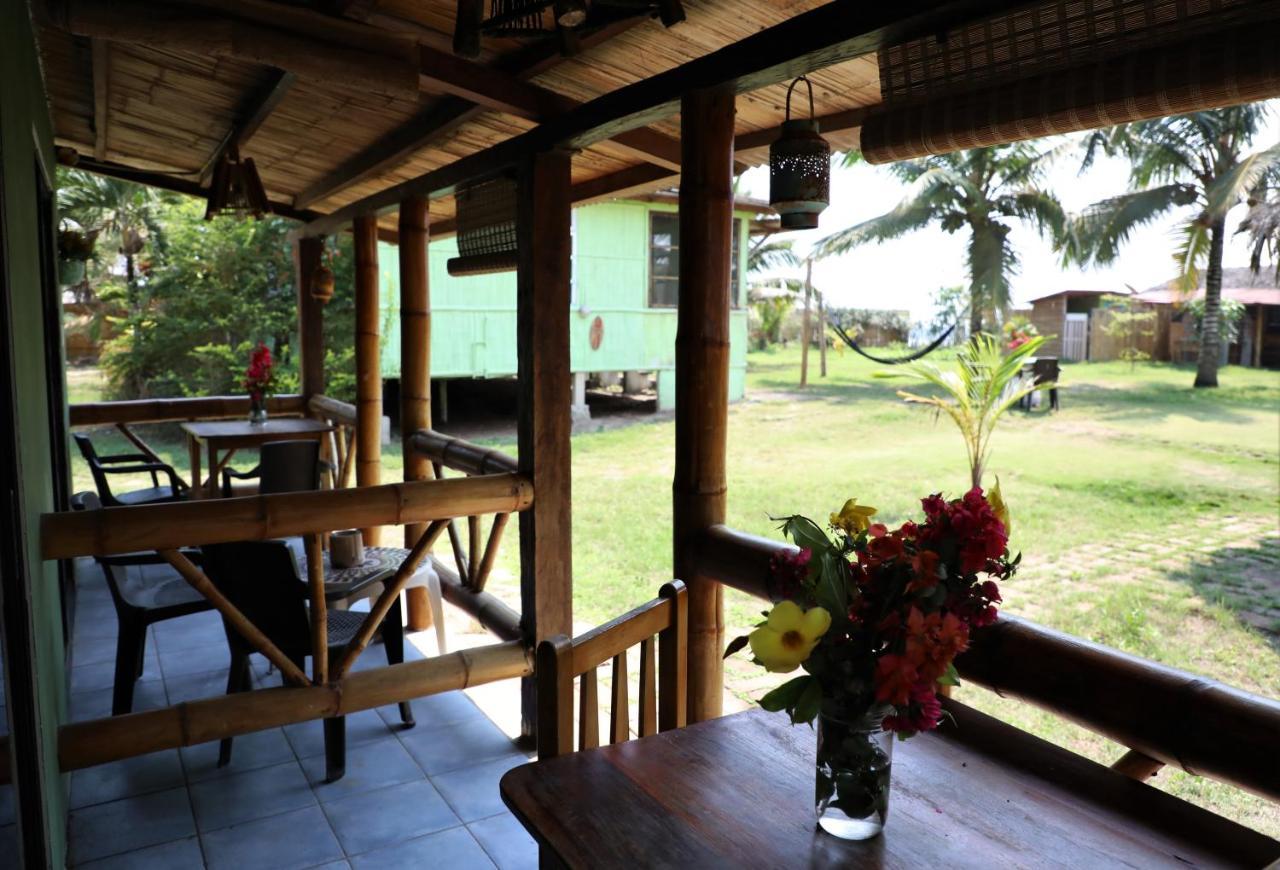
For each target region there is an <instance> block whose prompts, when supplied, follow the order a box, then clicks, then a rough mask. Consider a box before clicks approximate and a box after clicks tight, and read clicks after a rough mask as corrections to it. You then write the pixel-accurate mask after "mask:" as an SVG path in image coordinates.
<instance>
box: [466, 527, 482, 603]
mask: <svg viewBox="0 0 1280 870" xmlns="http://www.w3.org/2000/svg"><path fill="white" fill-rule="evenodd" d="M480 557H481V552H480V517H479V516H477V515H476V514H472V515H471V516H469V517H467V580H468V581H469V582H468V584H467V585H469V586H470V587H471V588H472V589H479V588H480V587H479V586H478V585H477V580H478V579H479V574H478V573H477V572H479V570H480Z"/></svg>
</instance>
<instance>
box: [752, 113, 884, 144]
mask: <svg viewBox="0 0 1280 870" xmlns="http://www.w3.org/2000/svg"><path fill="white" fill-rule="evenodd" d="M870 115H871V109H870V108H866V107H859V108H856V109H845V110H844V111H842V112H832V113H830V114H828V115H819V116H818V118H817V121H818V130H819V132H821V133H822V134H823V135H824V136H825V135H830V134H832V133H843V132H845V131H847V130H856V129H858V128H859V127H861V126H862V125H863V123H865V122H866V120H867V118H868V117H869V116H870ZM780 135H782V127H781V125H779V126H777V127H769V128H767V129H764V130H753V131H752V132H750V133H742V134H741V135H739V136H736V137H735V138H734V140H733V150H734V151H751V150H753V149H756V148H767V147H769V146H770V145H772V144H773V143H774V141H775V140H776V139H777V138H778V137H779V136H780Z"/></svg>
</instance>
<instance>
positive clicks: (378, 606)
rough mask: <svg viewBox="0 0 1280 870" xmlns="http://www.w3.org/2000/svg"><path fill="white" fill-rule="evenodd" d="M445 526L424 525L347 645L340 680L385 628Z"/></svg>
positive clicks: (435, 523) (439, 524)
mask: <svg viewBox="0 0 1280 870" xmlns="http://www.w3.org/2000/svg"><path fill="white" fill-rule="evenodd" d="M446 523H447V521H446V520H436V521H435V522H433V523H431V524H430V525H424V526H422V534H421V535H419V536H418V540H417V541H416V542H415V543H414V545H413V549H411V550H410V551H409V554H408V555H407V556H405V557H404V561H403V562H401V563H400V567H399V568H398V569H397V570H396V573H395V576H394V577H392V578H391V581H390V582H389V583H387V584H386V586H385V587H384V588H383V590H382V594H381V595H379V596H378V600H377V601H376V602H374V605H373V607H371V608H369V615H368V616H366V617H365V618H364V622H363V623H361V624H360V630H359V631H358V632H357V633H356V636H355V637H354V638H353V639H352V641H351V642H350V643H349V644H347V652H346V655H344V656H343V657H342V663H341V664H340V665H339V666H338V676H337V678H338V679H339V680H341V679H342V678H343V677H345V676H346V675H347V673H348V672H349V671H350V670H351V666H352V665H354V664H355V663H356V659H358V658H359V657H360V653H362V652H364V649H365V647H367V646H368V645H369V641H370V640H371V639H372V638H373V633H374V632H375V631H377V630H378V626H380V625H382V620H383V619H384V618H386V615H387V611H389V610H390V609H391V605H392V604H394V603H395V600H396V599H397V598H398V597H400V593H401V592H403V591H404V586H405V584H406V583H408V582H409V578H411V577H412V576H413V575H414V572H415V571H417V570H418V566H419V565H420V564H422V560H423V558H425V557H426V556H428V555H429V554H430V552H431V545H432V544H434V543H435V541H436V538H438V537H440V533H441V532H443V531H444V527H445V525H446Z"/></svg>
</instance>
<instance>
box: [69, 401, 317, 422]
mask: <svg viewBox="0 0 1280 870" xmlns="http://www.w3.org/2000/svg"><path fill="white" fill-rule="evenodd" d="M306 408H307V404H306V402H305V401H304V400H303V398H302V396H300V395H298V394H297V393H284V394H281V395H278V396H272V397H271V398H269V399H267V410H268V411H270V412H271V413H272V414H283V415H294V416H301V415H302V414H303V412H305V411H306ZM69 412H70V420H71V425H72V426H73V427H74V426H111V425H114V424H117V423H169V422H174V421H178V420H220V419H225V418H227V417H243V416H244V415H245V414H248V413H249V397H248V396H193V397H191V398H188V399H131V400H128V401H123V402H83V403H81V404H77V405H72V406H71V407H70V409H69Z"/></svg>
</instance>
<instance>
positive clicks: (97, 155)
mask: <svg viewBox="0 0 1280 870" xmlns="http://www.w3.org/2000/svg"><path fill="white" fill-rule="evenodd" d="M89 45H90V51H91V52H92V53H93V157H94V159H95V160H106V159H107V124H108V123H109V120H108V114H109V112H110V103H109V99H108V98H109V95H110V91H111V44H110V43H109V42H107V41H106V40H105V39H91V40H89Z"/></svg>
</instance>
